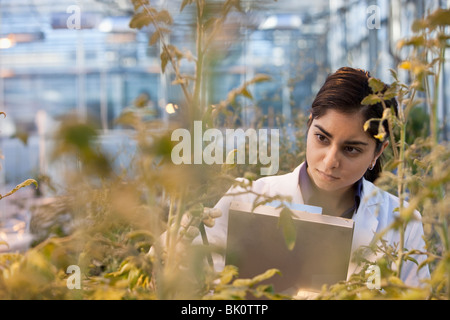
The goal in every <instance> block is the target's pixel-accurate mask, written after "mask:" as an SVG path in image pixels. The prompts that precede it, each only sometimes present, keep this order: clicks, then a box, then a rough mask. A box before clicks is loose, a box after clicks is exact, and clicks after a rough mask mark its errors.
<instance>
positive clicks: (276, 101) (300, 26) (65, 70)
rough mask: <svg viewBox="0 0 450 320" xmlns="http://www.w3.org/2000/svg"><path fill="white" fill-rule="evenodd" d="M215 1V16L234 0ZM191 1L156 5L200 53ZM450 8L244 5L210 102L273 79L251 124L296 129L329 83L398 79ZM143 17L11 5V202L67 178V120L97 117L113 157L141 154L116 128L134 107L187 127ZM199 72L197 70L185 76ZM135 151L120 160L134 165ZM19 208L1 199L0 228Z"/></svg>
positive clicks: (6, 25) (6, 83)
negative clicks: (340, 78) (59, 152)
mask: <svg viewBox="0 0 450 320" xmlns="http://www.w3.org/2000/svg"><path fill="white" fill-rule="evenodd" d="M208 2H209V3H210V4H211V7H212V8H214V5H215V4H216V3H217V5H218V4H219V3H222V2H223V1H216V0H208ZM181 3H182V0H155V1H151V4H152V5H153V6H156V7H159V8H165V9H167V10H168V11H169V12H170V13H171V14H172V16H173V18H174V26H173V28H172V33H171V35H170V38H169V42H170V43H173V44H174V45H176V46H177V47H178V48H185V49H186V50H191V51H192V52H194V51H195V24H194V22H195V19H194V16H195V12H194V8H193V6H186V8H185V9H184V10H183V11H182V12H181V13H180V5H181ZM449 4H450V1H448V0H427V1H425V0H392V1H389V0H364V1H353V0H314V1H306V0H278V1H269V0H265V1H259V0H258V1H255V0H253V1H251V0H241V1H240V5H241V12H238V11H235V12H233V13H232V14H230V16H229V17H228V20H227V23H226V28H225V30H223V33H222V34H221V35H220V37H222V38H221V39H220V40H221V46H219V47H217V48H216V52H217V55H216V57H217V59H215V60H213V61H211V62H209V66H208V67H209V68H208V73H209V77H210V79H211V81H209V83H208V84H207V85H208V86H209V87H208V88H205V92H206V97H205V98H206V100H207V102H208V103H217V102H218V101H221V100H223V99H224V98H225V97H226V95H227V93H228V92H229V91H230V90H231V89H232V88H235V87H238V86H239V85H241V84H242V83H243V82H244V81H247V80H249V79H251V78H252V77H254V75H256V74H259V73H264V74H268V75H270V76H271V77H272V81H269V82H264V83H260V84H258V85H257V86H254V87H253V88H252V95H253V97H254V100H246V101H243V104H244V105H243V108H242V110H241V113H242V115H241V119H242V126H244V127H249V126H252V125H254V122H255V121H256V119H258V117H260V116H261V115H265V116H267V118H266V119H267V120H266V122H265V125H266V126H268V127H273V126H276V123H275V122H274V119H275V118H276V117H277V116H279V117H282V118H283V119H287V121H289V119H293V117H295V116H296V115H297V114H299V113H305V114H306V113H307V111H308V109H309V107H310V104H311V102H312V99H313V98H314V96H315V94H316V93H317V91H318V89H319V88H320V86H321V85H322V83H323V81H324V80H325V77H326V76H327V74H329V73H330V72H333V71H335V70H336V69H337V68H339V67H342V66H352V67H357V68H363V69H366V70H369V71H371V73H372V75H373V76H376V77H378V78H380V79H382V80H383V81H385V82H392V80H393V79H392V78H391V76H390V72H389V69H390V68H396V66H397V65H398V63H399V62H401V61H402V59H405V57H402V56H401V54H400V53H399V52H398V50H397V42H398V41H399V40H400V39H402V38H405V37H408V36H409V35H411V34H412V31H411V25H412V22H413V21H414V20H415V19H418V18H421V17H423V16H424V15H425V14H426V13H429V12H432V11H434V10H435V9H436V8H438V7H443V8H448V7H449ZM132 15H133V5H132V3H131V1H129V0H79V1H76V0H59V1H51V0H0V111H3V112H5V113H6V117H5V118H3V117H0V150H1V153H2V159H1V171H0V186H1V190H0V193H2V194H3V193H4V192H5V191H6V190H10V189H11V187H14V186H15V185H16V184H18V183H20V182H22V181H23V180H25V179H27V178H36V177H38V176H41V175H48V176H51V177H52V178H53V179H55V180H57V178H58V177H57V173H56V171H52V170H54V167H52V165H51V164H49V161H48V150H49V149H50V148H51V143H52V132H54V130H55V129H56V127H57V124H58V122H59V121H60V120H61V117H62V116H63V115H66V114H76V115H78V116H80V117H82V118H86V119H88V118H89V119H90V120H92V121H93V122H94V123H95V126H96V127H97V128H98V130H99V132H101V143H102V145H103V146H104V147H105V148H106V149H108V150H110V151H111V152H113V153H114V152H116V151H118V150H121V151H126V152H132V149H133V145H132V142H131V141H130V139H129V137H128V136H127V135H126V134H124V132H125V131H127V130H128V129H127V128H125V127H124V126H121V125H119V124H117V122H115V119H117V117H118V116H119V115H120V114H121V113H122V112H124V110H132V109H133V108H136V105H139V106H140V107H142V106H144V107H145V108H146V110H147V111H148V112H146V121H155V122H156V121H157V122H158V123H162V124H167V125H168V124H169V123H170V122H171V121H172V120H173V119H175V118H176V113H177V108H176V106H179V105H183V96H182V92H181V90H180V88H179V86H176V85H172V84H171V82H172V80H173V74H171V71H170V70H167V72H166V73H164V74H163V73H161V67H160V58H159V55H160V48H159V45H158V43H157V44H156V45H152V46H150V45H149V37H150V36H151V35H152V33H153V32H154V29H152V28H151V27H144V28H143V29H141V30H137V29H131V28H130V27H129V22H130V19H131V17H132ZM447 58H448V50H447ZM190 68H192V65H189V64H186V66H184V70H185V72H186V73H189V72H192V70H191V69H190ZM449 71H450V66H449V65H448V64H446V65H445V70H444V72H443V77H442V86H443V88H446V89H444V90H442V92H444V94H443V96H442V97H441V99H440V105H439V116H440V123H441V128H442V131H441V139H443V140H447V139H448V116H447V115H448V113H449V111H450V107H449V105H448V101H449V100H448V99H449V97H448V95H449V94H450V93H449V92H450V83H449V80H448V77H449V75H450V73H449ZM126 152H125V153H121V158H119V159H118V160H117V161H122V163H126V161H127V158H126ZM124 154H125V156H124ZM31 189H32V188H31ZM30 192H33V190H31V191H30V190H27V191H25V190H24V191H20V193H21V194H22V196H24V195H26V196H28V195H29V193H30ZM19 199H20V197H19ZM5 200H6V198H5ZM9 205H10V204H9V203H8V202H5V201H1V202H0V210H2V213H1V214H2V215H3V216H1V215H0V220H1V219H2V217H3V219H4V221H5V219H6V218H5V217H6V216H7V212H8V210H10V209H9V207H8V206H9ZM15 205H16V206H17V205H18V204H17V203H16V204H15ZM6 227H7V226H6ZM0 236H1V234H0Z"/></svg>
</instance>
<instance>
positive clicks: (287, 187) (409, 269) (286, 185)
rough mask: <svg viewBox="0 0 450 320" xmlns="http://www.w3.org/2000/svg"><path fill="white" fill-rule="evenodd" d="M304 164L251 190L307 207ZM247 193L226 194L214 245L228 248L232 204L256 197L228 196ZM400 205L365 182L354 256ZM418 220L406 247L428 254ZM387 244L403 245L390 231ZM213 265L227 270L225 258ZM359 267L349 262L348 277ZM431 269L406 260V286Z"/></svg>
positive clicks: (372, 258)
mask: <svg viewBox="0 0 450 320" xmlns="http://www.w3.org/2000/svg"><path fill="white" fill-rule="evenodd" d="M303 165H304V163H302V164H301V165H299V166H298V167H297V168H296V169H295V170H294V171H293V172H291V173H288V174H284V175H279V176H270V177H263V178H260V179H258V180H256V181H254V182H253V184H252V190H253V191H254V192H255V193H258V194H265V195H267V196H269V197H273V196H276V195H282V196H290V197H291V198H292V203H298V204H304V202H303V198H302V194H301V190H300V187H299V184H298V177H299V172H300V169H301V167H302V166H303ZM240 191H241V192H242V191H244V189H241V188H240V187H235V188H231V189H230V190H229V191H228V192H227V194H226V195H224V196H223V197H222V198H221V199H220V200H219V202H218V203H217V204H216V206H215V208H219V209H221V211H222V216H221V217H220V218H218V219H217V220H216V224H215V226H214V227H213V228H206V229H207V235H208V240H209V242H210V243H212V244H216V245H219V246H222V247H225V245H226V237H227V227H228V209H229V206H230V204H231V201H240V202H248V203H253V200H254V199H255V197H256V195H254V194H252V193H246V194H240V195H235V196H231V195H229V194H232V193H238V192H240ZM398 206H399V199H398V198H397V197H395V196H393V195H391V194H389V193H387V192H385V191H383V190H381V189H379V188H378V187H376V186H375V185H374V184H372V183H371V182H369V181H367V180H365V179H363V190H362V195H361V203H360V205H359V208H358V211H357V212H356V214H355V215H354V216H353V220H354V221H355V229H354V234H353V244H352V253H354V252H355V250H356V249H357V248H359V247H361V246H367V245H369V244H370V243H371V241H372V239H373V238H374V235H375V233H378V232H381V231H383V230H385V229H386V228H387V227H388V226H389V225H390V224H391V223H392V222H393V220H394V214H395V213H394V209H395V208H397V207H398ZM415 214H416V216H415V218H416V219H415V220H414V221H411V222H410V223H409V224H408V226H407V227H406V230H405V246H404V247H405V248H407V249H409V250H412V249H418V250H421V251H425V249H424V246H425V242H424V240H423V238H422V236H423V226H422V222H421V216H420V214H419V213H418V212H416V213H415ZM384 239H385V240H387V243H388V244H392V245H394V244H395V243H399V242H400V236H399V233H398V232H394V231H393V230H390V231H389V232H387V233H386V234H385V236H384ZM214 258H215V259H214V264H215V267H216V269H219V270H220V269H221V268H223V267H224V259H223V257H214ZM366 258H367V259H368V260H369V261H375V260H376V258H377V257H376V256H370V257H366ZM414 258H415V259H416V260H417V261H418V262H419V264H420V262H421V261H423V260H424V259H425V258H426V257H425V256H424V255H417V256H414ZM357 271H358V268H357V265H356V264H355V263H353V262H350V265H349V268H348V277H350V276H351V275H352V274H353V273H355V272H357ZM429 276H430V274H429V269H428V266H425V267H423V268H421V269H420V270H419V271H418V266H417V265H416V264H415V263H414V262H412V261H405V262H404V264H403V267H402V272H401V279H402V280H403V282H404V283H405V284H408V285H411V286H418V285H420V279H427V278H429Z"/></svg>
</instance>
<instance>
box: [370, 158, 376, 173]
mask: <svg viewBox="0 0 450 320" xmlns="http://www.w3.org/2000/svg"><path fill="white" fill-rule="evenodd" d="M376 163H377V161H376V160H375V161H374V162H372V165H371V166H370V167H369V170H370V171H372V170H373V168H375V164H376Z"/></svg>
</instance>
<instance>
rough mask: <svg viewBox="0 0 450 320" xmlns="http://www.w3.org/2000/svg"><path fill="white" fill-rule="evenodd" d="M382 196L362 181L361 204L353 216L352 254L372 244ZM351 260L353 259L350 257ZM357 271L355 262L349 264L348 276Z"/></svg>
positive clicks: (377, 190)
mask: <svg viewBox="0 0 450 320" xmlns="http://www.w3.org/2000/svg"><path fill="white" fill-rule="evenodd" d="M381 204H382V195H381V192H380V190H379V189H378V188H376V187H375V186H374V185H373V184H372V183H371V182H369V181H367V180H365V179H363V190H362V197H361V204H360V206H359V208H358V211H357V213H356V214H355V215H354V221H355V229H354V231H353V243H352V253H353V252H355V250H356V249H358V248H359V247H361V246H368V245H370V243H371V242H372V240H373V238H374V236H375V233H376V232H377V227H378V223H379V219H378V218H379V215H378V213H379V210H380V208H381ZM352 258H353V257H352ZM356 269H357V264H356V263H355V262H352V261H351V262H350V265H349V269H348V271H349V272H348V275H349V276H350V275H351V274H353V273H354V272H355V270H356Z"/></svg>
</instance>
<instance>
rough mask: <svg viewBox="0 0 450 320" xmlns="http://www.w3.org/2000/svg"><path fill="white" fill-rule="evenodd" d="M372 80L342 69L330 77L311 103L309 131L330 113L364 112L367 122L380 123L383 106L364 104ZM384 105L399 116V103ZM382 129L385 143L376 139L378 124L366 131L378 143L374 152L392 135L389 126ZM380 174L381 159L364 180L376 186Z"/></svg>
mask: <svg viewBox="0 0 450 320" xmlns="http://www.w3.org/2000/svg"><path fill="white" fill-rule="evenodd" d="M370 78H371V76H370V73H369V72H367V71H364V70H361V69H353V68H349V67H344V68H341V69H339V70H337V71H336V72H335V73H333V74H331V75H329V76H328V77H327V79H326V81H325V83H324V84H323V86H322V88H321V89H320V90H319V92H318V94H317V96H316V98H315V99H314V101H313V103H312V107H311V118H310V119H309V122H308V127H309V126H310V125H311V123H312V120H313V119H316V118H319V117H321V116H323V115H324V114H325V113H326V112H327V110H329V109H333V110H336V111H339V112H343V113H348V114H353V113H356V112H361V114H362V116H363V120H364V122H366V121H368V120H370V119H381V118H382V117H383V111H384V106H383V103H381V102H379V103H376V104H373V105H363V104H362V103H361V102H362V101H363V100H364V98H366V97H367V96H368V95H369V94H373V93H374V92H373V91H372V89H371V88H370V86H369V79H370ZM388 88H389V86H388V85H386V84H384V88H383V90H381V92H382V93H384V92H385V91H386V90H387V89H388ZM384 105H385V106H386V108H393V109H394V113H395V114H397V101H396V99H395V98H392V99H390V100H385V101H384ZM382 125H383V127H384V131H385V133H386V134H385V136H384V140H383V141H380V140H379V139H377V138H375V136H376V135H378V133H379V132H378V129H379V121H376V120H372V121H371V122H370V125H369V128H368V130H367V133H368V134H369V135H370V136H371V137H372V138H373V139H374V140H375V143H376V147H375V152H379V151H380V150H381V147H382V145H383V142H384V141H386V140H387V139H388V138H389V135H390V132H389V125H388V122H387V121H386V120H384V121H383V123H382ZM381 171H382V164H381V159H379V160H378V161H377V162H376V164H375V167H374V168H373V169H372V170H367V171H366V173H365V174H364V178H365V179H367V180H369V181H371V182H374V181H375V180H376V179H377V178H378V177H379V175H380V173H381Z"/></svg>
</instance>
